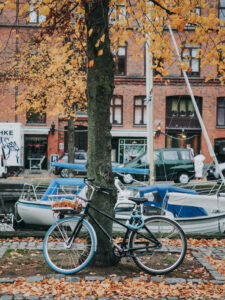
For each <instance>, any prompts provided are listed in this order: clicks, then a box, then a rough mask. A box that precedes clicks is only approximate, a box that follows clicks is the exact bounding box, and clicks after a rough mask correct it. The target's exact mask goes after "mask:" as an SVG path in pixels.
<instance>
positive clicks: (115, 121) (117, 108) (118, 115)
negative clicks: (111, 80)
mask: <svg viewBox="0 0 225 300" xmlns="http://www.w3.org/2000/svg"><path fill="white" fill-rule="evenodd" d="M110 122H111V124H112V125H122V124H123V97H122V96H114V97H113V98H112V100H111V106H110Z"/></svg>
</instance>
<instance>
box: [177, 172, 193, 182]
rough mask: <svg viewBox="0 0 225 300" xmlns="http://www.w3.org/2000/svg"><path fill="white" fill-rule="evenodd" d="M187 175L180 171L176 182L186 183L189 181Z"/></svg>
mask: <svg viewBox="0 0 225 300" xmlns="http://www.w3.org/2000/svg"><path fill="white" fill-rule="evenodd" d="M189 180H190V179H189V175H188V174H187V173H180V174H179V175H178V182H179V183H182V184H186V183H188V182H189Z"/></svg>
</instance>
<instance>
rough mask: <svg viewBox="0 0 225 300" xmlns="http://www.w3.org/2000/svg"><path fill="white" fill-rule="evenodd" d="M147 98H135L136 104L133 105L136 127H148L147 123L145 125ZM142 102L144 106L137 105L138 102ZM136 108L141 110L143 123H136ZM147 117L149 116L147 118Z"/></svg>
mask: <svg viewBox="0 0 225 300" xmlns="http://www.w3.org/2000/svg"><path fill="white" fill-rule="evenodd" d="M145 98H146V96H142V95H139V96H134V102H133V103H134V104H133V125H135V126H138V125H139V126H146V125H147V121H146V123H144V121H145V120H144V119H145V118H144V117H145V114H147V105H146V101H145ZM140 99H141V100H142V104H141V105H137V104H135V102H136V100H140ZM136 108H141V118H142V119H141V121H142V122H141V123H135V119H136V118H135V111H136ZM146 117H147V116H146Z"/></svg>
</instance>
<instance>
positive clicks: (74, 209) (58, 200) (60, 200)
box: [49, 195, 83, 213]
mask: <svg viewBox="0 0 225 300" xmlns="http://www.w3.org/2000/svg"><path fill="white" fill-rule="evenodd" d="M49 197H50V198H51V200H52V210H53V211H54V212H65V211H66V212H71V213H80V212H81V211H82V208H83V206H82V203H81V201H80V200H79V199H78V198H76V197H75V196H74V195H51V196H49Z"/></svg>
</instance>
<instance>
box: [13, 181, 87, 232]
mask: <svg viewBox="0 0 225 300" xmlns="http://www.w3.org/2000/svg"><path fill="white" fill-rule="evenodd" d="M84 187H85V183H84V179H83V178H53V179H52V181H51V183H50V185H49V186H48V188H47V189H46V190H45V192H44V193H43V194H42V195H40V194H39V190H40V185H34V184H28V183H24V186H23V190H22V193H21V195H20V197H19V199H18V201H17V202H16V203H15V215H16V220H17V222H18V223H20V222H22V221H23V222H24V223H25V224H29V225H40V226H50V225H52V224H53V223H54V222H56V221H57V216H58V215H57V214H55V213H54V212H53V211H52V197H53V196H54V195H61V197H67V196H68V197H71V195H78V194H79V195H80V196H82V193H84V192H85V189H84Z"/></svg>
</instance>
